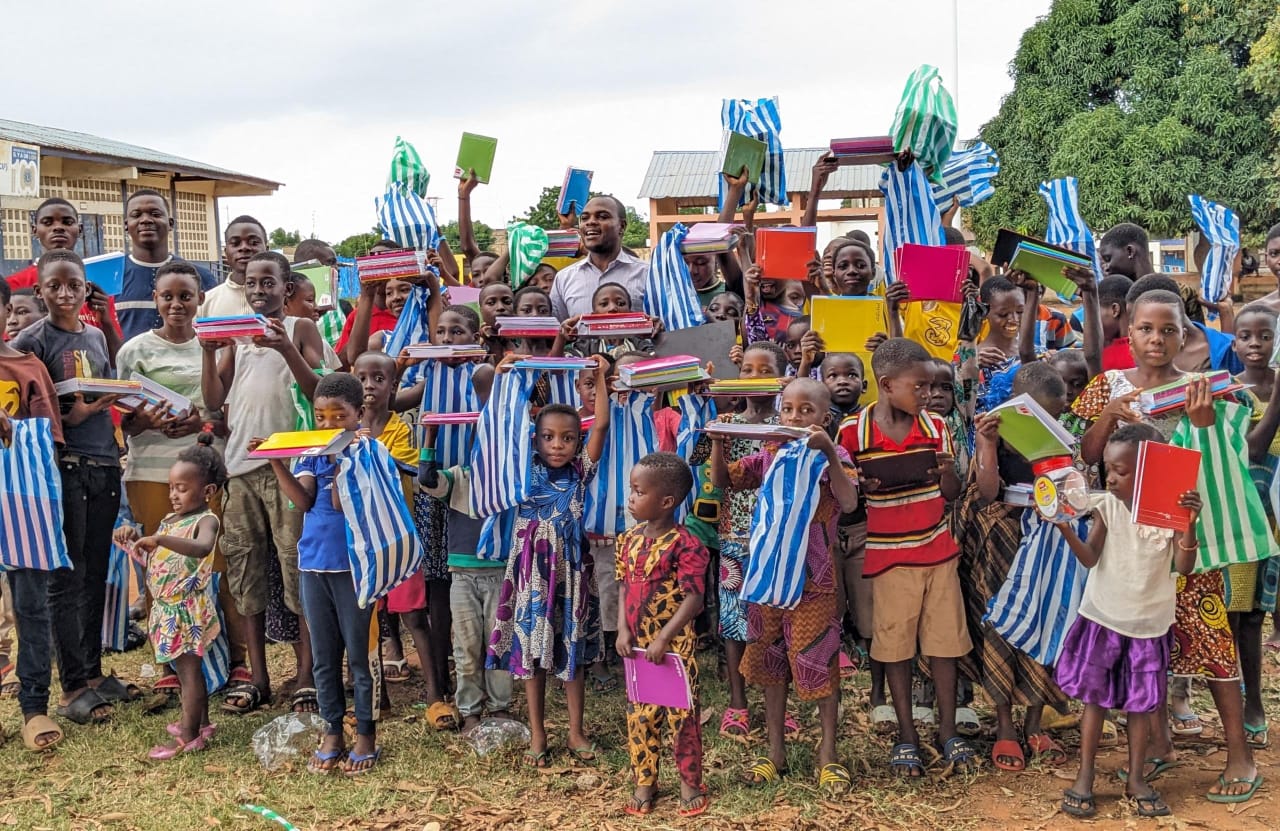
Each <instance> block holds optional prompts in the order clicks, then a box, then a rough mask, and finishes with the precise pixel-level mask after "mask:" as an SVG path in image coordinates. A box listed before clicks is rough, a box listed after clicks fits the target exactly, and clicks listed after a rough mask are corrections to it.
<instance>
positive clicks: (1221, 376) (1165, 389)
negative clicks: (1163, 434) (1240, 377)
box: [1138, 369, 1246, 415]
mask: <svg viewBox="0 0 1280 831" xmlns="http://www.w3.org/2000/svg"><path fill="white" fill-rule="evenodd" d="M1191 377H1192V376H1186V377H1183V378H1179V379H1178V380H1177V381H1171V382H1169V383H1168V384H1162V385H1160V386H1158V387H1152V388H1151V389H1149V390H1144V391H1143V392H1142V394H1141V395H1139V396H1138V406H1139V407H1140V408H1141V409H1142V412H1143V413H1144V414H1146V415H1160V414H1161V413H1167V412H1169V411H1171V410H1178V409H1181V408H1183V407H1185V406H1187V384H1188V383H1189V382H1190V381H1191ZM1205 378H1207V379H1208V381H1209V392H1210V393H1211V394H1212V395H1213V397H1214V398H1221V397H1222V396H1224V395H1231V394H1232V393H1234V392H1237V391H1239V390H1242V389H1244V388H1245V386H1246V385H1245V384H1237V383H1235V382H1234V381H1233V380H1232V379H1231V373H1230V372H1229V371H1227V370H1225V369H1219V370H1217V371H1215V372H1208V373H1205Z"/></svg>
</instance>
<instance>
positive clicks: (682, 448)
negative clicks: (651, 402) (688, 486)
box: [676, 393, 716, 522]
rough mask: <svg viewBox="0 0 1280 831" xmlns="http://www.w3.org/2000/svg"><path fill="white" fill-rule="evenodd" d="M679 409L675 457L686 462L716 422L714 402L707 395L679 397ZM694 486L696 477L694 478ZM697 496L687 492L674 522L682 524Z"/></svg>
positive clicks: (692, 492) (690, 394)
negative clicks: (707, 427)
mask: <svg viewBox="0 0 1280 831" xmlns="http://www.w3.org/2000/svg"><path fill="white" fill-rule="evenodd" d="M676 406H678V407H679V408H680V426H679V427H678V428H677V429H676V455H677V456H679V457H680V458H682V459H684V460H685V461H686V462H687V461H689V459H691V458H693V448H694V445H696V444H697V443H698V435H699V433H700V432H701V431H702V430H703V428H705V427H706V426H707V425H708V424H710V423H711V422H713V421H715V420H716V400H715V399H714V398H712V397H711V396H709V395H693V394H692V393H689V394H686V395H682V396H680V401H679V402H678V403H677V405H676ZM694 480H695V485H696V481H697V477H696V476H695V477H694ZM696 496H697V494H696V493H695V492H694V491H692V490H691V491H690V492H689V496H688V497H687V498H686V499H685V500H684V502H683V503H682V504H681V505H680V508H679V510H677V511H676V522H683V521H684V517H685V514H686V513H688V512H689V511H692V510H693V500H694V497H696Z"/></svg>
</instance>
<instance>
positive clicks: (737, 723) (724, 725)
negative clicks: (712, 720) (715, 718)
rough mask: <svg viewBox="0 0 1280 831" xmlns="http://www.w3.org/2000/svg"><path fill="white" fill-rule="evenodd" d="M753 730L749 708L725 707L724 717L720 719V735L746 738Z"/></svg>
mask: <svg viewBox="0 0 1280 831" xmlns="http://www.w3.org/2000/svg"><path fill="white" fill-rule="evenodd" d="M750 732H751V721H750V718H749V716H748V715H747V708H746V707H743V708H742V709H737V708H734V707H725V708H724V717H723V718H722V719H720V735H721V736H729V737H730V738H744V737H746V735H747V734H748V733H750Z"/></svg>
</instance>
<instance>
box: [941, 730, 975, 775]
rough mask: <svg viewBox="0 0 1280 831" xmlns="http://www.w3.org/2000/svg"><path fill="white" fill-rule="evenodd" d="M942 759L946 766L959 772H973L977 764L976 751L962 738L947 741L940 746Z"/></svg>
mask: <svg viewBox="0 0 1280 831" xmlns="http://www.w3.org/2000/svg"><path fill="white" fill-rule="evenodd" d="M942 759H943V761H945V762H946V763H947V765H948V766H950V767H953V768H955V769H956V770H960V771H967V770H973V769H974V768H976V767H977V766H978V765H977V762H978V751H976V750H974V749H973V745H971V744H969V740H968V739H966V738H964V737H963V736H955V737H953V738H950V739H947V742H946V744H944V745H943V746H942Z"/></svg>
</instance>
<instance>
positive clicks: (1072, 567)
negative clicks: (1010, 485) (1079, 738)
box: [983, 508, 1089, 667]
mask: <svg viewBox="0 0 1280 831" xmlns="http://www.w3.org/2000/svg"><path fill="white" fill-rule="evenodd" d="M1074 530H1075V532H1076V533H1077V534H1078V535H1079V536H1080V539H1082V540H1083V539H1087V538H1088V534H1089V520H1088V519H1078V520H1076V521H1075V529H1074ZM1088 574H1089V570H1088V569H1086V568H1085V567H1084V566H1083V565H1082V564H1081V563H1080V561H1079V560H1077V559H1076V555H1075V554H1073V553H1072V551H1071V548H1070V546H1068V545H1067V540H1066V538H1065V537H1063V536H1062V533H1061V532H1060V531H1058V529H1057V528H1056V527H1054V525H1053V523H1050V522H1045V521H1044V520H1042V519H1041V518H1040V514H1039V513H1038V512H1037V511H1036V510H1035V509H1034V508H1028V509H1026V510H1024V511H1023V513H1022V544H1021V545H1020V546H1019V547H1018V552H1017V553H1016V554H1014V557H1013V564H1012V565H1010V567H1009V574H1008V576H1007V577H1006V578H1005V581H1004V584H1003V585H1002V586H1001V587H1000V589H999V591H997V592H996V593H995V595H994V596H993V597H992V598H991V599H990V600H989V601H987V613H986V616H985V617H983V621H985V622H986V623H987V624H989V625H990V626H991V628H992V629H994V630H995V631H996V634H998V635H1000V637H1002V638H1004V639H1005V640H1006V641H1008V642H1009V645H1010V646H1012V647H1013V648H1015V649H1019V650H1021V651H1023V652H1025V653H1026V654H1027V655H1028V656H1029V657H1030V658H1031V659H1032V660H1033V661H1037V662H1039V663H1041V664H1044V665H1045V666H1047V667H1051V666H1053V665H1054V664H1055V663H1057V661H1058V655H1059V654H1061V652H1062V643H1063V641H1064V640H1065V639H1066V637H1067V631H1068V630H1069V629H1070V628H1071V624H1073V623H1075V621H1076V614H1077V612H1078V611H1079V609H1080V598H1081V596H1082V595H1083V594H1084V583H1085V578H1086V577H1087V576H1088Z"/></svg>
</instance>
